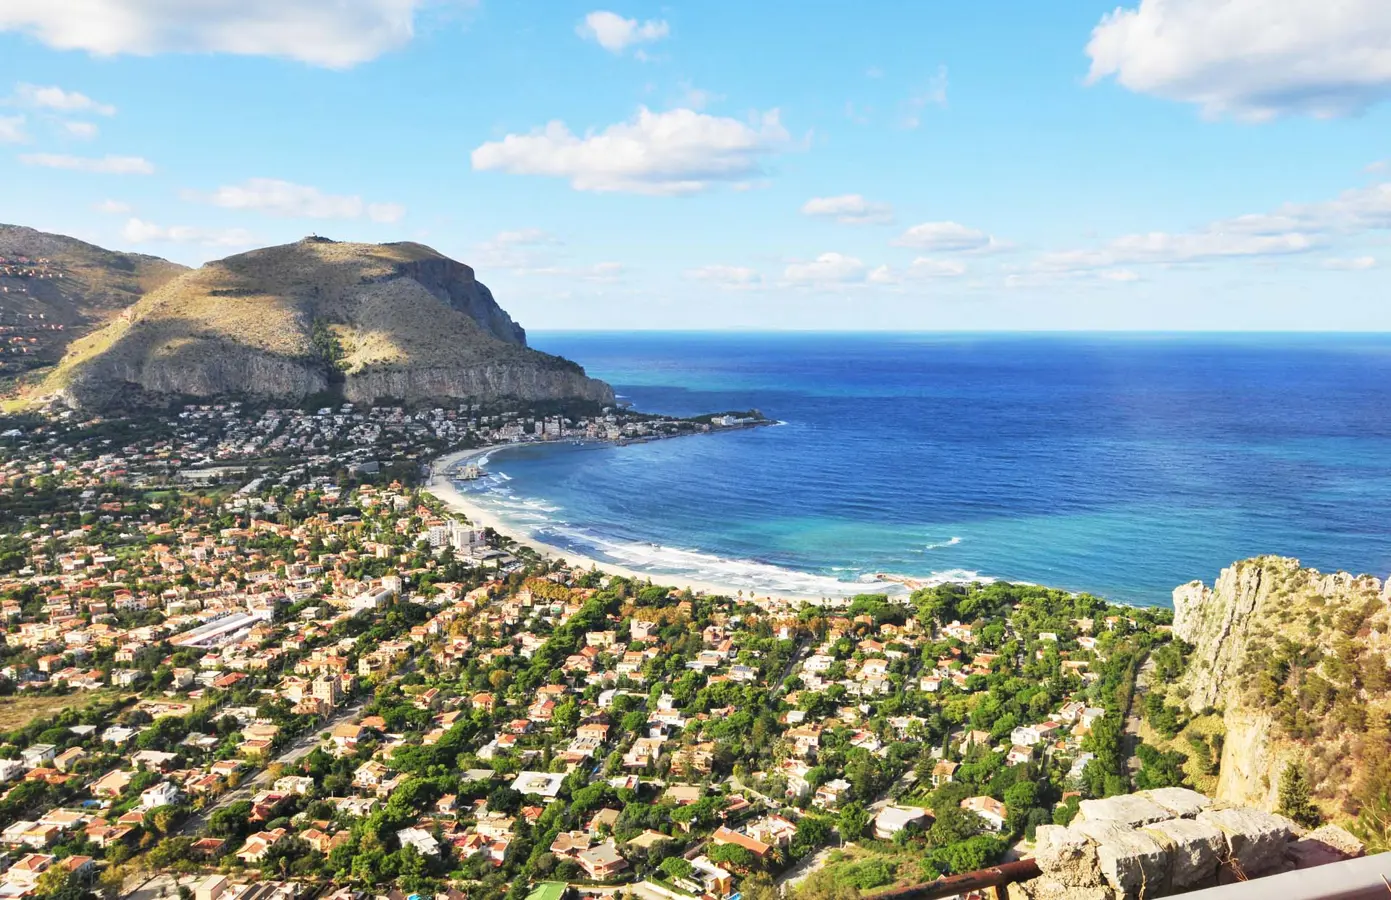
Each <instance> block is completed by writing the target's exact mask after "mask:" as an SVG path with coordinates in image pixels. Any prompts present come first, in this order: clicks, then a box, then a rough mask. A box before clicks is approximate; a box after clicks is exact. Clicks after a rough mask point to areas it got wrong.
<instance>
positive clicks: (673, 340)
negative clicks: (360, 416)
mask: <svg viewBox="0 0 1391 900" xmlns="http://www.w3.org/2000/svg"><path fill="white" fill-rule="evenodd" d="M531 342H532V344H533V345H534V346H535V347H537V348H538V349H542V350H546V351H548V352H551V353H558V354H561V355H563V356H566V357H568V358H570V359H573V360H576V361H577V362H579V363H581V364H582V365H584V366H585V367H586V368H587V370H588V371H589V373H590V374H591V375H594V376H597V377H599V378H603V379H605V380H607V381H608V382H610V383H611V384H612V385H614V388H615V389H616V390H617V392H618V393H619V395H620V396H622V397H625V398H627V399H628V400H630V401H631V402H632V403H633V404H634V405H635V406H636V408H638V409H640V410H644V411H650V412H660V413H670V414H676V415H692V414H697V413H703V412H712V411H724V410H741V409H749V408H757V409H759V410H761V411H762V412H763V413H764V414H765V415H767V416H769V417H770V418H773V419H776V420H778V421H780V422H782V423H785V424H781V425H778V426H775V427H769V428H759V429H754V430H746V431H737V432H730V433H721V434H712V435H702V436H697V437H691V438H683V439H678V440H669V441H661V442H656V443H651V444H638V445H630V446H626V447H616V446H598V447H595V446H585V447H576V446H571V445H561V446H548V447H535V448H523V449H516V450H508V451H505V452H502V453H499V454H497V455H496V456H495V457H494V458H493V459H491V460H490V461H489V463H488V471H489V473H490V475H489V477H487V478H486V479H484V480H482V481H479V482H477V483H474V484H471V485H468V486H467V488H468V489H469V490H472V491H474V492H476V494H477V499H478V500H479V501H480V502H482V503H484V504H486V505H488V506H489V507H491V508H492V509H493V510H494V511H495V512H497V513H498V514H499V515H501V516H502V517H503V518H505V519H506V520H508V522H509V523H510V524H513V525H515V526H517V527H518V528H521V529H523V530H525V531H527V532H529V533H532V534H534V535H535V536H536V537H537V538H539V539H541V540H544V541H546V542H548V543H552V544H557V545H560V546H563V547H566V548H570V549H573V550H575V551H578V552H581V553H584V554H585V555H588V556H592V557H596V558H599V559H603V560H609V561H612V562H615V563H619V564H622V565H626V566H629V567H633V568H637V569H640V570H642V571H645V572H650V573H651V574H652V577H653V578H654V579H655V580H660V578H661V576H662V575H664V574H665V575H684V576H687V577H694V578H699V579H702V580H708V581H716V582H720V583H723V584H729V585H732V586H736V587H746V588H747V589H749V590H752V591H757V592H759V593H763V592H777V591H782V592H788V593H793V592H795V593H798V594H809V595H813V596H833V595H845V594H850V593H855V592H858V591H864V590H866V589H872V588H874V585H873V584H871V583H870V580H871V579H872V578H873V576H874V573H894V574H899V575H906V576H913V577H917V578H922V579H924V580H932V581H948V580H974V579H981V580H988V579H1001V580H1017V581H1028V582H1034V583H1038V584H1046V585H1051V586H1055V587H1060V588H1065V589H1069V590H1078V591H1091V592H1093V593H1096V594H1099V595H1102V596H1105V597H1108V598H1110V599H1113V600H1118V601H1123V602H1129V603H1138V604H1166V603H1168V602H1169V597H1170V593H1171V591H1172V590H1173V588H1174V587H1175V586H1176V585H1179V584H1182V583H1184V582H1188V581H1191V580H1193V579H1203V580H1209V581H1210V580H1211V579H1213V578H1214V577H1216V575H1217V574H1218V572H1219V570H1220V569H1221V568H1222V567H1223V566H1226V565H1228V564H1230V563H1231V562H1232V561H1234V560H1238V559H1242V558H1245V557H1248V556H1254V555H1259V554H1268V553H1273V554H1280V555H1285V556H1294V557H1298V558H1300V559H1301V560H1303V561H1304V563H1305V564H1306V565H1312V566H1315V567H1318V568H1320V569H1324V570H1337V569H1345V570H1349V571H1355V572H1371V573H1373V574H1377V575H1380V576H1385V575H1386V573H1387V572H1388V571H1391V530H1388V527H1387V515H1388V511H1391V336H1385V335H1378V336H1362V335H1331V336H1323V335H1319V336H1309V335H1301V336H1288V335H1252V336H1233V335H1191V334H1189V335H1092V334H1072V335H1047V336H1044V335H1025V336H1019V335H1006V336H1000V335H940V334H916V335H915V334H910V335H866V334H724V333H721V334H685V333H622V334H607V333H605V334H597V333H538V334H534V335H532V341H531Z"/></svg>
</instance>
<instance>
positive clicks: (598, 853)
mask: <svg viewBox="0 0 1391 900" xmlns="http://www.w3.org/2000/svg"><path fill="white" fill-rule="evenodd" d="M575 861H576V862H578V863H579V864H580V868H581V869H584V873H585V874H586V875H588V876H589V877H590V878H591V879H593V880H595V881H602V880H604V879H607V878H612V877H613V876H614V875H617V874H618V873H619V872H622V871H623V870H624V869H626V868H628V861H627V860H626V859H624V858H623V857H622V856H621V855H620V854H619V852H618V848H617V847H615V846H614V845H613V842H612V841H609V842H607V843H603V844H600V845H599V846H597V847H591V848H589V849H588V850H585V851H584V852H583V853H580V854H579V855H578V856H576V857H575Z"/></svg>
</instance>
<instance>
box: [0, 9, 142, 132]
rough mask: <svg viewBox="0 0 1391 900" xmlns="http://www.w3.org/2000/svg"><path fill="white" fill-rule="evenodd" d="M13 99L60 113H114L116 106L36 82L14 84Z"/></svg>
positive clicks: (1, 12) (1, 15) (0, 18)
mask: <svg viewBox="0 0 1391 900" xmlns="http://www.w3.org/2000/svg"><path fill="white" fill-rule="evenodd" d="M4 16H5V12H4V5H3V4H0V22H3V21H4ZM15 101H16V102H18V103H20V104H23V105H24V106H29V107H33V108H35V109H49V110H53V111H54V112H60V113H94V114H96V115H99V116H114V115H116V107H114V106H112V105H110V104H108V103H98V102H97V101H95V100H93V99H92V98H91V97H88V96H87V95H86V94H79V93H78V92H77V91H65V90H63V89H62V88H60V87H53V86H49V87H43V86H40V85H37V84H22V83H21V84H17V85H15Z"/></svg>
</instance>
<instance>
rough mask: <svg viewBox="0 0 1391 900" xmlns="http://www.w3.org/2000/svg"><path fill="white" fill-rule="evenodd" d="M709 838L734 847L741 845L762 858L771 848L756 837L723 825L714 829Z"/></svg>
mask: <svg viewBox="0 0 1391 900" xmlns="http://www.w3.org/2000/svg"><path fill="white" fill-rule="evenodd" d="M710 839H711V840H712V841H714V842H715V843H717V844H733V845H734V846H736V847H743V848H744V849H745V850H747V851H749V852H750V853H752V854H753V855H754V856H756V857H758V858H759V859H763V858H764V857H765V856H767V855H768V853H769V852H770V851H772V849H773V848H772V847H770V846H768V845H767V844H765V843H763V842H762V841H760V840H758V839H757V838H752V837H749V836H748V835H747V834H744V833H742V832H738V831H735V830H733V829H731V828H726V827H724V826H723V825H721V826H720V827H719V828H716V829H715V833H714V834H712V835H710Z"/></svg>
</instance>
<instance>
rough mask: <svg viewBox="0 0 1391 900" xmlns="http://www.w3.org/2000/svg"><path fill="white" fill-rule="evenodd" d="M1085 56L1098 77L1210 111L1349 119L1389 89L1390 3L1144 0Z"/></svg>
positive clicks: (1106, 24) (1116, 17)
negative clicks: (1347, 117) (1348, 117)
mask: <svg viewBox="0 0 1391 900" xmlns="http://www.w3.org/2000/svg"><path fill="white" fill-rule="evenodd" d="M1087 55H1088V56H1090V57H1091V61H1092V62H1091V73H1090V76H1089V80H1090V81H1092V82H1095V81H1099V80H1101V79H1103V78H1108V77H1114V78H1115V80H1116V81H1117V82H1118V83H1119V84H1121V85H1122V86H1124V87H1126V88H1128V89H1130V90H1132V91H1137V92H1140V93H1146V94H1154V95H1156V96H1159V97H1164V98H1166V99H1170V100H1178V101H1182V102H1185V103H1194V104H1197V105H1198V106H1200V107H1201V108H1202V110H1203V112H1204V113H1205V114H1206V115H1208V116H1214V117H1216V116H1223V115H1231V116H1235V117H1238V118H1244V119H1254V120H1261V119H1269V118H1273V117H1275V116H1280V115H1298V114H1303V115H1312V116H1317V117H1320V118H1329V117H1335V116H1345V115H1351V114H1355V113H1358V112H1360V111H1362V110H1363V109H1365V108H1367V107H1368V106H1370V105H1371V104H1372V103H1374V102H1376V101H1377V100H1380V99H1383V98H1385V97H1386V96H1387V95H1389V94H1391V4H1387V3H1386V2H1385V0H1331V2H1319V0H1222V2H1214V0H1139V5H1138V6H1136V7H1134V8H1117V9H1116V10H1115V11H1113V12H1111V13H1108V14H1107V15H1106V16H1105V17H1103V18H1102V20H1101V22H1100V24H1098V25H1097V26H1096V28H1095V29H1094V30H1093V31H1092V35H1091V40H1090V41H1089V42H1088V44H1087Z"/></svg>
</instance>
